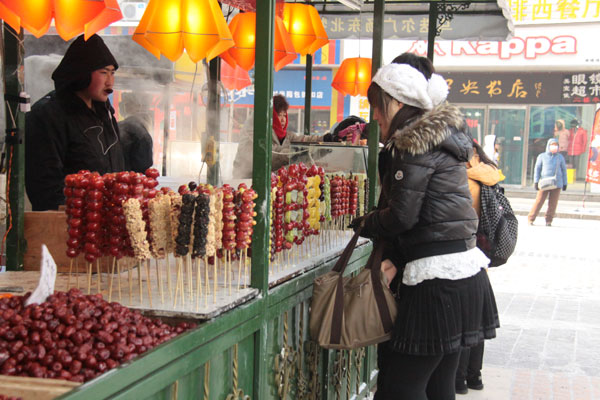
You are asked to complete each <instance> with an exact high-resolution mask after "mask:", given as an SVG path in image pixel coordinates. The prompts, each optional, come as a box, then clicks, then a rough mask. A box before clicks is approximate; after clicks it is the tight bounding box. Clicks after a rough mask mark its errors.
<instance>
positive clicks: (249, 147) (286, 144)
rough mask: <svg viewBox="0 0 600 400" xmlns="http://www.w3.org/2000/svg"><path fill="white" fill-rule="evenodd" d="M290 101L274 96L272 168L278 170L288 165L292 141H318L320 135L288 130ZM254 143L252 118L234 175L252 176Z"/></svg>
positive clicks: (242, 143)
mask: <svg viewBox="0 0 600 400" xmlns="http://www.w3.org/2000/svg"><path fill="white" fill-rule="evenodd" d="M289 108H290V105H289V103H288V102H287V100H286V99H285V97H284V96H283V95H280V94H276V95H275V96H273V129H272V134H271V143H272V144H271V146H272V147H271V151H272V159H271V170H272V171H277V170H278V169H279V168H280V167H282V166H284V165H288V163H289V158H290V154H291V148H290V144H291V142H318V141H320V140H321V137H320V136H312V135H298V134H295V133H292V132H288V130H287V128H288V114H287V112H288V109H289ZM253 143H254V123H253V120H252V118H250V119H249V120H248V121H247V122H246V124H245V125H244V127H243V128H242V132H241V139H240V143H239V145H238V149H237V153H236V155H235V160H234V161H233V177H234V178H238V179H247V178H252V152H253Z"/></svg>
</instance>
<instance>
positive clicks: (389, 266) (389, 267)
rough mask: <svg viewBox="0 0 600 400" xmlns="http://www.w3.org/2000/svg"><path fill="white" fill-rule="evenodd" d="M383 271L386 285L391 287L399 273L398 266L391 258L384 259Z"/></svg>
mask: <svg viewBox="0 0 600 400" xmlns="http://www.w3.org/2000/svg"><path fill="white" fill-rule="evenodd" d="M381 273H382V274H383V277H384V281H385V285H386V286H387V287H388V288H389V287H390V283H391V282H392V280H393V279H394V277H395V276H396V273H398V269H397V268H396V266H395V265H394V264H393V263H392V262H391V261H390V260H389V259H387V260H384V261H383V262H382V263H381Z"/></svg>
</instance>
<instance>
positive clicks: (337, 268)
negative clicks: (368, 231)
mask: <svg viewBox="0 0 600 400" xmlns="http://www.w3.org/2000/svg"><path fill="white" fill-rule="evenodd" d="M361 230H362V228H361V227H359V228H358V229H356V232H354V236H352V239H350V242H348V245H347V246H346V248H345V249H344V251H343V252H342V255H341V256H340V258H338V260H337V262H336V263H335V265H334V266H333V268H332V271H334V272H339V273H340V275H341V274H343V273H344V270H345V269H346V267H347V266H348V261H350V257H351V256H352V252H353V251H354V248H355V247H356V242H358V238H359V237H360V232H361Z"/></svg>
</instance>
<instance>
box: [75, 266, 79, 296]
mask: <svg viewBox="0 0 600 400" xmlns="http://www.w3.org/2000/svg"><path fill="white" fill-rule="evenodd" d="M75 282H76V284H77V289H79V258H75Z"/></svg>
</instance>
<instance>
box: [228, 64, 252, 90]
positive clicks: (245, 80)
mask: <svg viewBox="0 0 600 400" xmlns="http://www.w3.org/2000/svg"><path fill="white" fill-rule="evenodd" d="M221 82H223V85H224V86H225V88H226V89H227V90H234V89H235V90H242V89H243V88H245V87H247V86H250V85H252V80H251V79H250V74H248V71H246V70H244V69H242V68H240V67H239V66H238V65H236V66H235V67H234V68H232V67H231V66H230V65H229V64H228V63H225V62H224V63H221Z"/></svg>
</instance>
